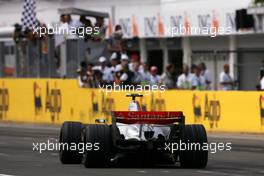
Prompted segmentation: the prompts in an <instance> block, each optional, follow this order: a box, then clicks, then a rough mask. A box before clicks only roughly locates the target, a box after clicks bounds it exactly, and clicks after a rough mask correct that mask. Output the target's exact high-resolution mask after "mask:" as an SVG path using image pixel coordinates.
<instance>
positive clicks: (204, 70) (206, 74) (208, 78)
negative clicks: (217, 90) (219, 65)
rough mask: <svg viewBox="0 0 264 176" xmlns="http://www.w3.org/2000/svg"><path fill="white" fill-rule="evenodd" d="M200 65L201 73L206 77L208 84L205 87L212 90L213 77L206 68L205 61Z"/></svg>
mask: <svg viewBox="0 0 264 176" xmlns="http://www.w3.org/2000/svg"><path fill="white" fill-rule="evenodd" d="M198 67H199V68H200V70H201V75H202V76H203V77H204V79H205V84H206V86H205V89H206V90H211V83H212V79H211V74H210V71H209V70H208V69H207V68H206V65H205V63H203V62H201V63H200V64H199V66H198Z"/></svg>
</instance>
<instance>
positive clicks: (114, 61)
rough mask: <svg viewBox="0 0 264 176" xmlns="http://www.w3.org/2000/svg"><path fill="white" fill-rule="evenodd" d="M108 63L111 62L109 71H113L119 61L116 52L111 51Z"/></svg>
mask: <svg viewBox="0 0 264 176" xmlns="http://www.w3.org/2000/svg"><path fill="white" fill-rule="evenodd" d="M110 63H111V71H112V73H114V72H115V71H116V67H117V65H118V63H119V61H118V58H117V54H116V52H114V53H112V55H111V57H110Z"/></svg>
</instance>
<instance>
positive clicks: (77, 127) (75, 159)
mask: <svg viewBox="0 0 264 176" xmlns="http://www.w3.org/2000/svg"><path fill="white" fill-rule="evenodd" d="M81 132H82V124H81V123H80V122H64V123H63V125H62V127H61V130H60V139H59V142H60V144H64V145H63V146H66V145H67V146H68V148H66V147H63V146H62V145H60V151H59V157H60V161H61V163H62V164H81V162H82V154H81V153H79V151H78V150H75V151H73V150H70V148H69V147H70V146H71V144H73V143H74V145H76V146H77V145H78V144H79V143H80V142H81Z"/></svg>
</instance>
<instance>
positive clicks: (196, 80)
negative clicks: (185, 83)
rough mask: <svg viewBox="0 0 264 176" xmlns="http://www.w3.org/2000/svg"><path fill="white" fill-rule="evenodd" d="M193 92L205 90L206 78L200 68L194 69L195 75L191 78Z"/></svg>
mask: <svg viewBox="0 0 264 176" xmlns="http://www.w3.org/2000/svg"><path fill="white" fill-rule="evenodd" d="M191 84H192V90H205V87H206V82H205V78H204V77H203V76H202V75H201V69H200V67H196V68H194V75H193V76H192V78H191Z"/></svg>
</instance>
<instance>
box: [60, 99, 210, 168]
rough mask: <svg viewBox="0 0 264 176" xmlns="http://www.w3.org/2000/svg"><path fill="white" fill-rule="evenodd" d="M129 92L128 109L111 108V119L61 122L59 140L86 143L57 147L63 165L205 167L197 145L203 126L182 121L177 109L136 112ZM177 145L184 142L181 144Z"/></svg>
mask: <svg viewBox="0 0 264 176" xmlns="http://www.w3.org/2000/svg"><path fill="white" fill-rule="evenodd" d="M127 96H128V97H132V101H131V102H130V104H129V111H114V112H112V123H111V124H85V125H84V124H82V123H80V122H69V121H67V122H64V123H63V125H62V127H61V131H60V137H59V142H60V143H63V144H68V145H71V144H75V145H76V146H78V145H79V144H84V145H85V150H84V152H80V151H79V150H70V149H69V148H68V149H65V148H60V153H59V154H60V155H59V157H60V161H61V162H62V163H63V164H80V163H83V164H84V166H85V167H88V168H89V167H108V166H114V165H117V166H118V164H120V165H122V164H123V163H127V164H128V165H129V166H138V165H135V163H137V164H140V166H154V165H155V164H159V163H160V164H169V163H171V164H174V165H176V164H177V163H178V162H179V163H180V166H181V167H184V168H205V167H206V165H207V160H208V151H207V150H203V149H202V148H201V147H196V148H190V146H191V145H193V146H199V145H203V144H204V143H207V135H206V131H205V128H204V127H203V125H185V117H184V115H183V113H182V112H181V111H158V112H145V111H141V109H140V106H139V103H138V102H137V101H136V97H142V95H139V94H128V95H127ZM181 146H184V147H182V148H181V149H180V147H181Z"/></svg>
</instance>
